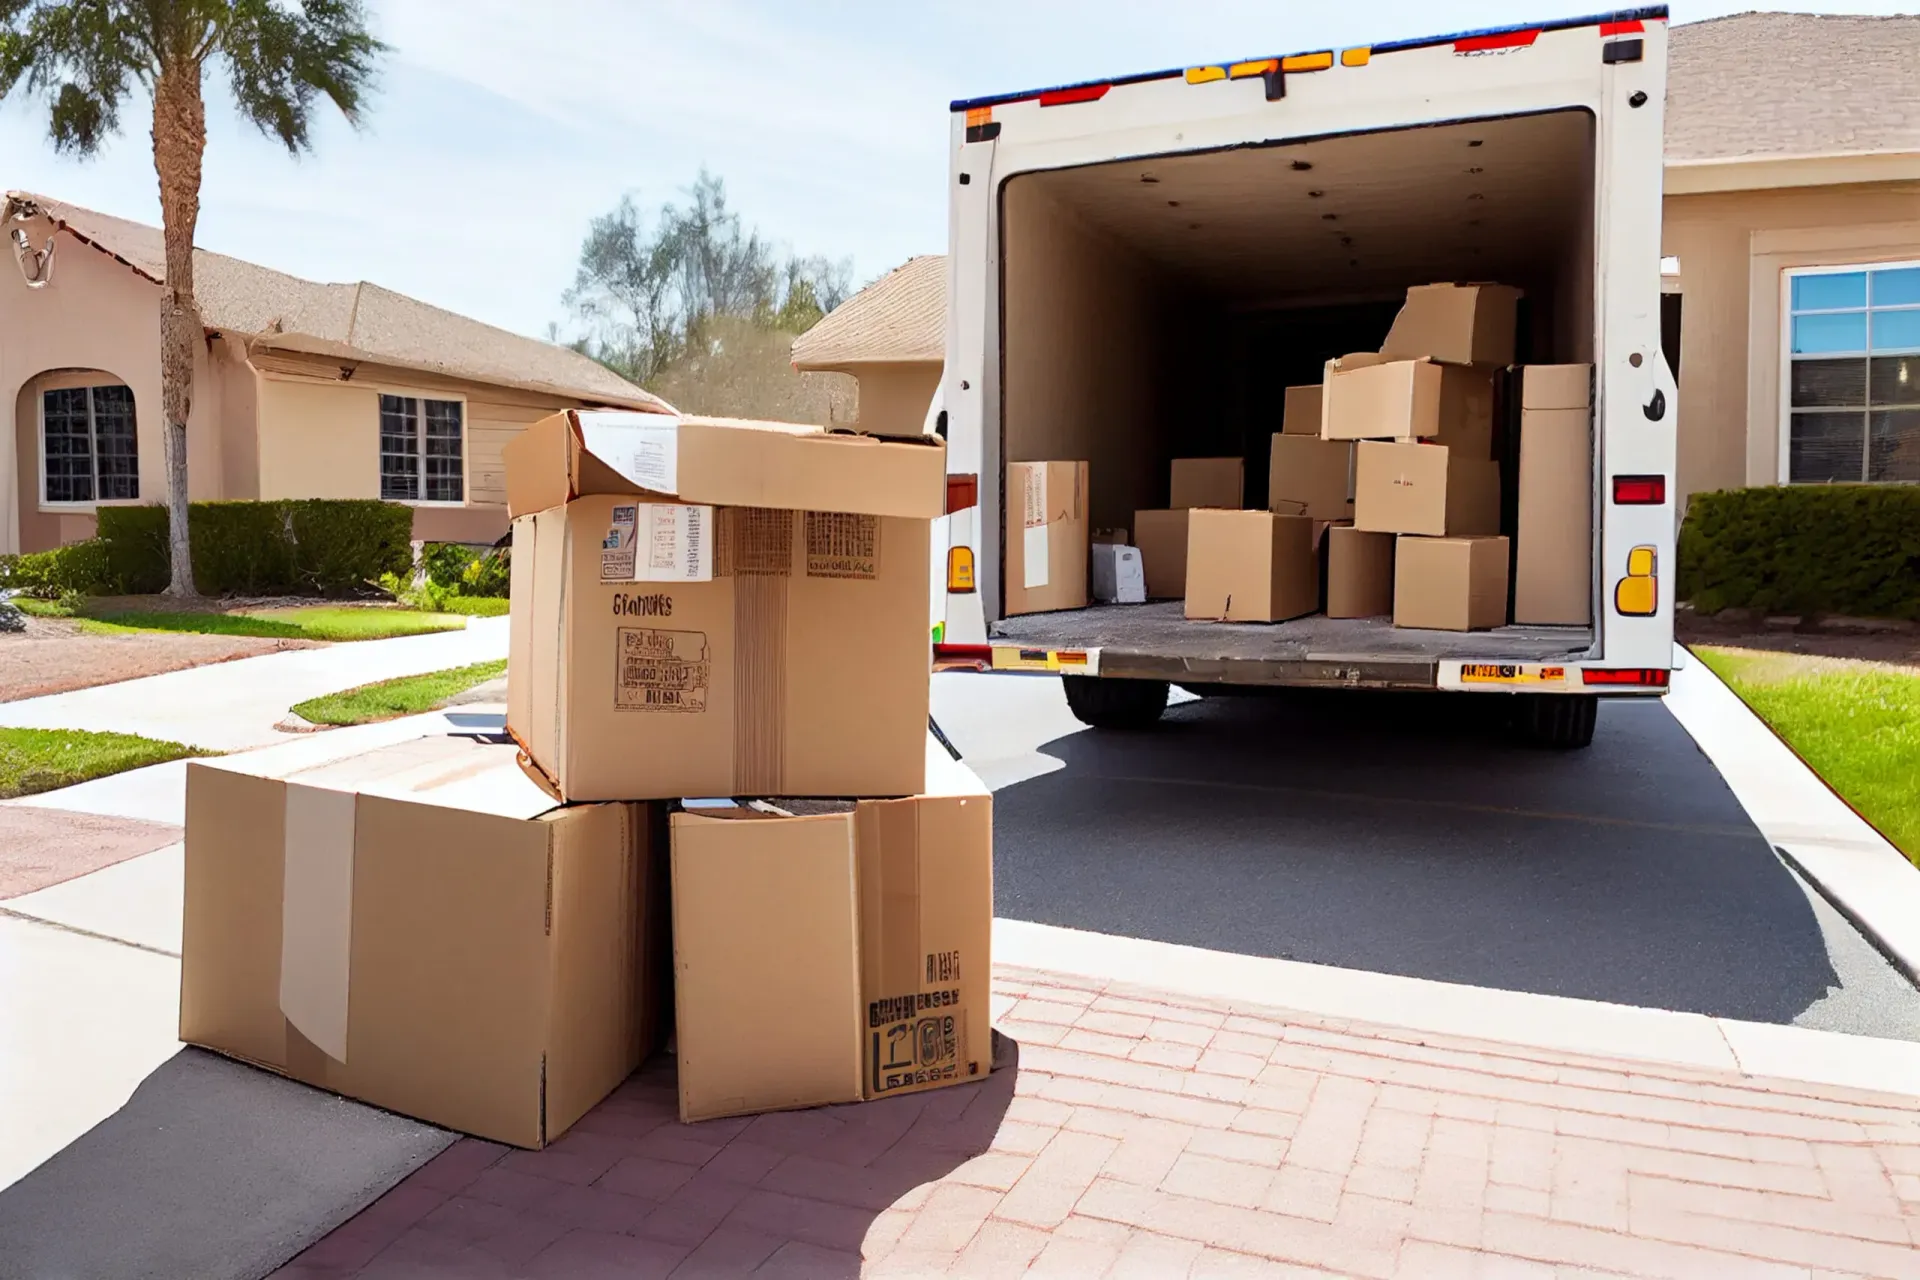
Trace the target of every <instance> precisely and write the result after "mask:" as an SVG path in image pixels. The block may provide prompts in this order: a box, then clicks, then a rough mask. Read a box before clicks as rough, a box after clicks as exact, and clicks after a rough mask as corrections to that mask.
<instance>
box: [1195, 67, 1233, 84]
mask: <svg viewBox="0 0 1920 1280" xmlns="http://www.w3.org/2000/svg"><path fill="white" fill-rule="evenodd" d="M1226 78H1227V69H1226V68H1225V67H1188V68H1187V83H1188V84H1205V83H1207V82H1208V81H1209V80H1225V79H1226Z"/></svg>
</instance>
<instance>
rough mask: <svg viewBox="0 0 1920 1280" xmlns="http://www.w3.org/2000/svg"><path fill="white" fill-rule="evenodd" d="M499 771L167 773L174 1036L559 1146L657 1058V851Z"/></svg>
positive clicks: (628, 811) (600, 808) (406, 762)
mask: <svg viewBox="0 0 1920 1280" xmlns="http://www.w3.org/2000/svg"><path fill="white" fill-rule="evenodd" d="M514 754H515V753H514V749H513V747H512V746H511V745H510V744H506V743H486V742H481V741H478V740H475V739H473V738H470V737H447V736H442V737H429V738H419V739H415V740H413V741H409V742H403V743H400V744H398V745H390V746H385V747H379V748H376V749H373V750H370V751H362V752H357V753H353V752H350V753H349V754H346V755H343V756H341V757H339V758H337V759H333V760H331V761H329V762H327V763H323V764H317V765H313V766H311V767H307V768H302V769H297V770H285V771H276V768H275V767H274V766H272V765H263V764H261V763H260V760H259V758H258V757H256V756H245V755H241V756H230V757H228V758H226V759H224V760H218V761H194V762H192V763H190V764H188V766H187V828H186V878H185V885H186V899H185V914H184V923H183V929H182V935H181V955H180V1038H181V1039H182V1040H185V1041H188V1042H190V1043H192V1044H197V1045H201V1046H204V1047H205V1048H208V1049H213V1050H215V1051H217V1052H220V1053H224V1054H227V1055H229V1056H231V1057H235V1058H241V1059H244V1060H246V1061H249V1062H253V1063H257V1064H259V1065H260V1066H263V1067H266V1068H268V1069H269V1070H272V1071H276V1072H279V1073H280V1074H282V1075H285V1076H289V1077H291V1078H293V1079H295V1080H300V1081H303V1082H305V1083H307V1084H311V1085H316V1086H318V1087H319V1088H322V1089H328V1090H331V1091H333V1092H334V1093H339V1094H344V1095H346V1096H348V1097H352V1098H359V1099H360V1100H362V1101H364V1102H369V1103H372V1104H373V1105H375V1106H378V1107H384V1108H386V1109H387V1110H389V1111H397V1112H400V1113H401V1114H403V1115H409V1116H414V1117H417V1118H419V1119H421V1120H425V1121H427V1122H429V1123H432V1124H438V1125H444V1126H446V1127H447V1128H450V1129H458V1130H460V1131H462V1132H465V1133H471V1134H476V1135H478V1136H480V1137H483V1138H491V1139H493V1140H495V1141H498V1142H507V1143H512V1144H514V1145H515V1146H521V1147H539V1146H543V1145H544V1144H546V1143H548V1142H551V1141H553V1140H554V1139H555V1138H557V1137H559V1136H560V1135H561V1134H563V1133H565V1132H566V1131H567V1127H568V1126H569V1125H571V1124H573V1122H574V1121H575V1120H577V1119H579V1118H580V1116H581V1115H583V1114H584V1113H585V1112H586V1111H587V1109H588V1108H590V1107H592V1106H593V1105H594V1104H595V1103H597V1102H599V1101H600V1099H601V1098H603V1097H605V1096H606V1095H607V1093H609V1092H610V1091H611V1090H612V1089H613V1088H614V1087H615V1086H616V1085H618V1084H619V1083H620V1082H621V1081H622V1080H624V1079H625V1078H626V1077H627V1075H628V1074H629V1073H630V1072H631V1071H632V1070H633V1069H634V1068H635V1067H636V1066H637V1065H639V1063H640V1061H641V1059H642V1058H643V1057H645V1055H646V1054H647V1053H648V1052H650V1051H651V1050H652V1048H654V1047H655V1046H656V1045H657V1044H658V1043H659V1041H660V1040H661V1039H662V1033H663V1027H662V1026H661V1022H662V1016H661V1015H662V1010H661V1008H660V1002H659V1000H657V999H656V993H658V994H661V995H664V993H665V991H666V989H667V988H666V967H665V966H666V958H667V957H666V951H665V940H666V930H665V919H666V912H665V897H666V881H665V864H664V858H665V849H664V848H663V847H661V843H660V842H658V841H656V839H655V838H654V832H653V831H652V830H651V822H650V815H651V814H652V812H653V810H652V808H651V807H650V806H647V805H631V804H602V805H586V806H578V807H574V808H564V809H562V808H556V807H555V806H554V803H553V801H552V799H551V798H550V797H548V796H547V795H546V794H545V793H544V792H542V791H541V790H540V789H539V788H538V787H536V786H535V785H534V784H533V783H532V782H530V781H529V780H528V779H527V778H526V777H525V775H524V774H522V772H521V770H520V768H519V766H518V765H517V764H516V763H515V759H514ZM308 758H309V759H311V758H312V756H311V754H309V756H308Z"/></svg>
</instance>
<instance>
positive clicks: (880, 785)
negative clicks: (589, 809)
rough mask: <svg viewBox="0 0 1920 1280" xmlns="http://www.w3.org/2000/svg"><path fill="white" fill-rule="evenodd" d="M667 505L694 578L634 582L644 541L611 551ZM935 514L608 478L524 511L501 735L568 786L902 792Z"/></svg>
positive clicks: (599, 794)
mask: <svg viewBox="0 0 1920 1280" xmlns="http://www.w3.org/2000/svg"><path fill="white" fill-rule="evenodd" d="M662 510H665V511H667V512H680V513H691V514H690V515H688V517H687V519H686V520H685V521H683V522H682V524H681V525H678V526H674V527H676V528H682V529H685V530H690V531H691V533H692V535H693V539H692V542H691V543H689V544H685V545H681V546H679V547H677V548H675V547H671V546H670V547H669V550H670V551H671V554H669V555H666V556H664V557H663V559H664V560H665V561H666V562H668V563H674V564H680V565H683V566H687V567H688V568H689V576H686V577H681V578H678V579H675V580H662V581H646V582H640V583H636V582H634V581H631V579H632V578H633V577H635V576H636V574H635V567H634V566H635V561H636V560H638V561H640V562H641V563H643V564H644V562H645V560H646V556H644V555H639V556H636V555H635V554H633V553H631V552H627V551H623V550H619V549H616V548H621V547H625V546H626V545H627V540H628V538H629V536H630V531H631V530H632V529H633V528H634V526H635V525H636V524H638V526H639V527H641V528H648V527H650V526H659V525H663V524H671V523H672V522H671V521H658V520H655V519H653V518H652V517H653V516H654V515H656V514H657V513H658V512H660V511H662ZM636 513H637V516H636ZM929 528H930V525H929V523H928V521H926V520H924V519H909V518H904V517H890V516H877V515H859V514H852V513H830V512H822V511H789V510H774V509H770V508H764V507H719V508H712V507H687V506H684V505H672V504H656V503H648V502H644V501H640V500H638V499H636V498H633V497H619V496H613V495H604V494H602V495H594V496H590V497H585V498H579V499H576V500H575V501H573V502H570V503H568V504H567V505H565V506H563V507H553V508H549V509H547V510H544V511H540V512H537V513H535V514H533V515H527V516H521V517H520V518H519V519H517V520H515V521H514V524H513V583H512V591H513V617H512V623H511V640H510V643H509V650H508V663H507V728H508V731H509V732H510V733H511V734H512V735H513V738H514V740H515V741H516V742H518V743H519V744H520V746H521V749H522V750H523V751H525V752H526V754H527V757H528V761H529V763H530V765H531V766H532V767H533V768H535V769H537V770H538V771H539V773H540V774H541V775H542V776H543V777H544V778H545V779H546V781H547V783H548V785H550V786H551V787H552V789H553V791H554V793H555V794H556V795H558V796H560V797H562V798H564V799H566V800H570V801H572V800H632V799H643V798H644V799H668V798H673V797H678V796H715V795H764V794H780V795H826V796H847V795H913V794H915V793H917V792H919V791H920V790H921V788H922V786H923V785H924V780H923V778H922V775H921V757H922V753H921V749H920V748H921V741H922V739H923V737H924V735H925V734H926V726H927V694H928V671H929V665H930V663H929V654H928V648H927V643H928V642H927V610H928V591H929V583H928V571H927V567H928V564H929V563H930V560H929V554H930V553H929V547H928V532H929ZM662 537H663V535H662V534H661V533H660V531H659V528H657V527H656V528H655V530H654V535H653V538H654V541H652V542H651V543H648V544H646V545H647V546H648V547H649V548H657V547H659V546H661V545H663V544H662V542H661V541H660V540H661V538H662ZM689 548H691V550H690V549H689ZM696 551H697V552H699V554H697V555H696V554H693V552H696ZM1080 557H1081V563H1082V565H1084V563H1085V557H1086V551H1085V548H1084V547H1083V548H1082V549H1081V551H1080ZM696 565H704V566H705V571H704V573H701V574H697V575H696V574H694V573H693V572H692V569H693V567H694V566H696ZM1083 572H1084V569H1083Z"/></svg>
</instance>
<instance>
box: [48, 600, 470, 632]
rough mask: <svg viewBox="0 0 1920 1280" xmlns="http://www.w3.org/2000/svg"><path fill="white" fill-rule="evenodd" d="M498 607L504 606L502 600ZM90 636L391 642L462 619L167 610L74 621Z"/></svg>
mask: <svg viewBox="0 0 1920 1280" xmlns="http://www.w3.org/2000/svg"><path fill="white" fill-rule="evenodd" d="M17 603H18V604H19V605H20V606H21V607H22V608H23V609H25V610H26V611H27V612H28V613H34V614H38V615H40V616H41V617H73V615H71V614H69V613H68V612H67V611H66V610H65V609H64V608H62V607H61V606H59V605H56V604H52V603H50V602H48V601H41V600H21V601H17ZM500 603H501V604H503V605H504V604H505V603H506V601H504V600H502V601H501V602H500ZM73 621H74V622H76V623H78V624H79V625H80V629H81V630H83V631H87V632H90V633H92V634H94V635H137V634H139V633H141V632H144V631H191V632H196V633H198V634H201V635H217V636H266V637H269V638H274V639H284V640H389V639H392V638H393V637H395V636H417V635H425V634H427V633H429V632H434V631H458V630H459V629H460V628H462V627H464V626H466V625H467V620H466V618H464V617H462V616H460V615H459V614H454V613H416V612H414V611H413V610H410V609H356V608H353V607H352V606H350V605H310V606H305V607H301V608H295V609H256V610H251V611H249V612H246V613H198V612H190V611H184V610H182V611H170V610H134V611H129V612H104V613H101V614H98V615H96V616H84V615H83V616H78V617H73Z"/></svg>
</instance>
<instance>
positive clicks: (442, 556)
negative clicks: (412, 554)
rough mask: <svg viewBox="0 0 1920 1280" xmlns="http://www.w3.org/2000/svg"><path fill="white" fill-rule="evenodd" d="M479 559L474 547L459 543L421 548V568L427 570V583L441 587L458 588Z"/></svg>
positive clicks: (430, 543)
mask: <svg viewBox="0 0 1920 1280" xmlns="http://www.w3.org/2000/svg"><path fill="white" fill-rule="evenodd" d="M478 558H479V556H478V555H477V553H475V551H474V549H473V548H472V547H469V546H466V545H464V544H462V543H458V542H429V543H427V544H426V545H425V546H424V547H422V548H420V567H421V568H422V569H424V570H426V574H427V581H428V582H431V583H433V584H434V585H435V586H440V587H458V586H459V585H460V584H461V582H462V581H464V579H465V577H466V572H467V566H468V565H470V564H472V563H473V562H474V561H475V560H477V559H478Z"/></svg>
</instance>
